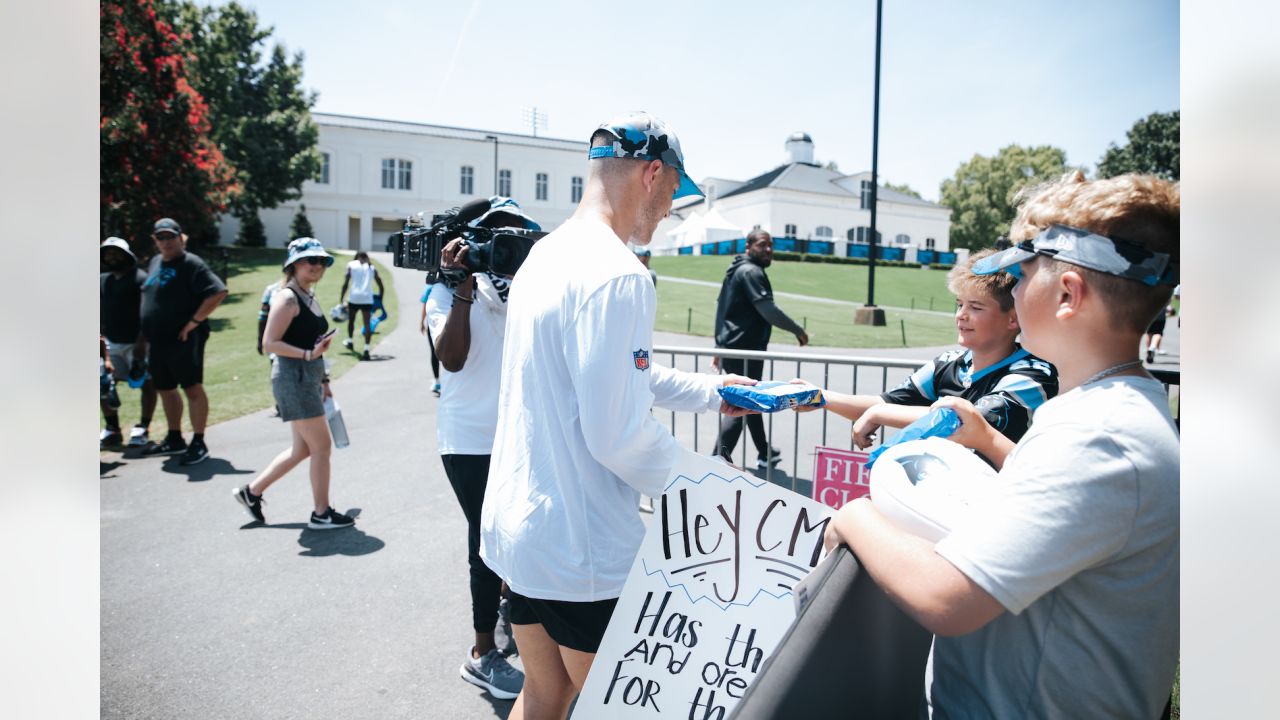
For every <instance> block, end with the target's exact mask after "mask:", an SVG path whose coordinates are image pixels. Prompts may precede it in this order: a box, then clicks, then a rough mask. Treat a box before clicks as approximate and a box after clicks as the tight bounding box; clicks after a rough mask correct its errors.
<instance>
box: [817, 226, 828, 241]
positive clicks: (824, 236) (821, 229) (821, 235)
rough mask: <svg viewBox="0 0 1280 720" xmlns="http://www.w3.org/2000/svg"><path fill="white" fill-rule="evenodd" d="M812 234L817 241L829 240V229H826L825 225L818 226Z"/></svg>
mask: <svg viewBox="0 0 1280 720" xmlns="http://www.w3.org/2000/svg"><path fill="white" fill-rule="evenodd" d="M813 234H814V236H816V237H817V238H818V239H819V240H830V239H831V228H829V227H827V226H826V225H819V226H818V228H817V229H816V230H814V231H813Z"/></svg>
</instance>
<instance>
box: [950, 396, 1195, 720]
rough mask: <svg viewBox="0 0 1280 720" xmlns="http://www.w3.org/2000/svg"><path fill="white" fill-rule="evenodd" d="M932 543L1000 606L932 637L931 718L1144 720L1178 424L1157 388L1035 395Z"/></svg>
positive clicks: (1171, 533)
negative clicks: (970, 509)
mask: <svg viewBox="0 0 1280 720" xmlns="http://www.w3.org/2000/svg"><path fill="white" fill-rule="evenodd" d="M998 480H999V482H1000V485H999V488H998V489H997V491H996V494H995V495H994V497H993V498H992V499H991V501H990V502H989V503H984V504H983V505H982V506H980V507H979V508H977V509H976V512H975V513H974V515H972V516H971V517H968V518H966V519H965V520H964V522H963V524H962V525H959V526H958V527H956V528H954V529H953V531H952V533H951V534H950V535H949V536H948V537H946V538H945V539H943V540H942V541H940V542H939V543H938V544H937V546H936V548H935V550H936V552H937V553H938V554H939V555H941V556H942V557H944V558H946V559H947V560H948V561H950V562H951V563H952V564H953V565H955V566H956V567H957V568H959V569H960V571H961V572H963V573H964V574H965V575H966V576H968V577H969V578H970V579H971V580H973V581H974V582H975V583H977V584H978V585H979V586H981V587H982V589H983V590H986V591H987V592H988V593H990V594H991V596H992V597H994V598H995V599H996V600H997V601H999V603H1000V604H1001V605H1003V606H1004V608H1005V610H1006V611H1007V612H1005V613H1003V614H1001V615H1000V616H999V617H997V618H996V619H995V620H993V621H991V622H990V623H988V624H987V625H986V626H984V627H982V628H981V629H979V630H977V631H976V632H973V633H970V634H968V635H964V636H961V637H954V638H946V637H939V638H936V639H935V640H934V647H933V652H932V654H931V656H930V668H929V676H928V677H927V678H926V687H925V691H926V694H927V695H928V696H929V697H930V699H931V701H932V711H933V714H932V716H933V717H934V718H948V717H949V718H954V717H965V718H969V717H979V718H987V717H1002V718H1003V717H1079V716H1081V715H1087V716H1089V717H1117V718H1119V717H1125V718H1129V717H1132V718H1139V717H1146V718H1154V717H1159V715H1160V712H1161V711H1162V710H1163V709H1164V704H1165V701H1166V700H1167V699H1168V697H1169V690H1170V688H1171V687H1172V686H1173V675H1174V670H1175V667H1176V665H1177V661H1178V577H1179V576H1178V433H1177V429H1176V427H1175V426H1174V423H1173V418H1172V417H1171V416H1170V414H1169V398H1168V396H1167V395H1166V394H1165V391H1164V388H1163V387H1162V386H1161V385H1160V383H1158V382H1156V381H1155V380H1151V379H1148V378H1138V377H1119V378H1111V379H1107V380H1103V381H1101V382H1097V383H1092V384H1089V385H1086V386H1084V387H1081V388H1077V389H1075V390H1072V391H1071V392H1068V393H1066V394H1064V395H1059V396H1058V397H1056V398H1054V399H1052V400H1050V401H1048V402H1046V403H1045V404H1044V405H1042V406H1040V409H1039V410H1037V411H1036V418H1035V422H1033V423H1032V425H1031V429H1030V430H1028V431H1027V434H1026V435H1025V436H1024V437H1023V438H1022V441H1021V442H1019V443H1018V445H1017V447H1016V448H1015V449H1014V451H1013V452H1012V453H1011V454H1010V455H1009V457H1008V459H1007V460H1006V461H1005V465H1004V468H1003V469H1002V470H1001V471H1000V474H999V476H998Z"/></svg>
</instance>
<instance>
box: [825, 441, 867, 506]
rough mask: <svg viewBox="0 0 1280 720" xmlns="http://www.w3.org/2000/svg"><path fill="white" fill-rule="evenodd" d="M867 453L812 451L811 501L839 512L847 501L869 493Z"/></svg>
mask: <svg viewBox="0 0 1280 720" xmlns="http://www.w3.org/2000/svg"><path fill="white" fill-rule="evenodd" d="M868 457H870V455H868V454H867V453H862V452H852V451H849V450H839V449H836V448H828V447H818V448H814V456H813V499H814V500H817V501H818V502H820V503H822V504H823V505H827V506H830V507H833V508H835V509H837V510H839V509H840V508H841V507H843V506H844V504H845V503H847V502H849V501H850V500H856V499H858V498H860V497H862V496H863V495H866V494H868V493H870V492H871V472H870V471H869V470H867V458H868Z"/></svg>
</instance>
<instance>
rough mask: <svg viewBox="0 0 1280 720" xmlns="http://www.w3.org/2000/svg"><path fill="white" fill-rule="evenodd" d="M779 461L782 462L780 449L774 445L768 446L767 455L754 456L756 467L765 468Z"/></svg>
mask: <svg viewBox="0 0 1280 720" xmlns="http://www.w3.org/2000/svg"><path fill="white" fill-rule="evenodd" d="M780 462H782V451H781V450H779V449H778V448H776V447H770V448H769V455H768V457H765V456H763V455H762V456H760V457H758V458H756V468H758V469H760V470H766V469H768V467H769V466H770V465H777V464H778V463H780Z"/></svg>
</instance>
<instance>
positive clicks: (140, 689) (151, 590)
mask: <svg viewBox="0 0 1280 720" xmlns="http://www.w3.org/2000/svg"><path fill="white" fill-rule="evenodd" d="M379 260H380V261H382V262H383V264H384V266H387V267H389V266H390V265H391V263H390V260H389V258H388V257H386V256H385V254H384V256H383V257H380V258H379ZM392 272H393V273H395V279H396V288H397V293H398V296H399V297H398V301H399V311H400V312H401V313H402V317H401V322H400V323H399V326H398V328H397V329H396V331H395V332H394V333H392V334H391V335H389V336H387V337H383V338H381V339H380V342H379V343H378V344H377V345H376V346H375V348H374V352H373V361H371V362H364V363H360V364H358V365H357V366H356V367H355V368H353V369H352V370H350V371H349V372H348V373H347V374H346V375H344V376H343V377H342V378H340V379H338V380H335V381H334V383H333V391H334V394H335V396H336V397H337V399H338V401H339V403H340V404H341V406H342V408H343V415H344V417H345V419H346V423H347V428H348V431H349V434H350V436H351V446H350V447H348V448H345V449H341V450H335V451H334V452H333V463H332V468H333V481H332V490H331V495H332V498H333V505H334V507H336V508H337V509H339V510H341V511H343V512H348V513H350V514H353V515H356V517H357V523H356V526H355V528H353V529H345V530H336V531H313V530H308V529H306V521H307V516H308V513H309V511H310V509H311V493H310V488H309V484H308V480H307V475H306V469H305V466H302V467H299V468H298V469H295V470H294V471H293V472H292V473H290V474H289V475H287V476H286V477H285V478H283V479H282V480H280V481H279V482H278V483H277V484H276V485H275V486H273V487H272V488H271V489H270V490H269V491H268V493H267V505H266V507H265V512H266V516H267V524H265V525H261V524H258V523H255V522H251V521H250V518H249V516H248V515H247V514H246V513H245V512H244V510H243V509H242V508H241V507H240V505H238V504H237V503H236V502H235V501H234V500H233V499H232V497H231V492H232V490H233V489H234V488H236V487H238V486H240V485H242V484H244V483H247V482H248V481H249V480H250V479H252V478H253V477H254V475H255V474H256V473H258V472H259V471H261V469H262V468H263V467H264V466H265V465H266V464H267V463H268V462H269V461H270V459H271V458H272V457H274V456H275V455H276V454H277V453H278V452H280V451H281V450H282V449H284V448H285V447H286V446H287V445H288V443H289V432H288V429H287V428H286V427H285V425H284V424H283V423H281V422H280V420H279V419H278V418H274V417H272V411H269V410H264V411H261V412H257V413H253V414H251V415H247V416H245V417H241V418H238V419H235V420H231V421H228V422H224V423H220V424H218V425H215V426H212V427H210V428H209V430H208V433H207V442H208V445H209V448H210V453H211V456H210V457H209V459H208V460H206V461H205V462H203V463H201V464H200V465H197V466H194V467H191V468H183V467H181V466H179V465H178V464H177V459H176V458H140V457H135V456H133V454H132V453H126V454H123V455H122V454H118V453H104V454H103V455H102V458H101V465H100V475H101V477H100V483H101V578H102V581H101V706H102V710H101V714H102V717H104V718H156V719H157V720H159V719H164V720H170V719H177V718H210V717H218V718H308V719H314V718H344V719H345V718H423V717H427V718H493V717H499V718H505V717H506V716H507V713H508V712H509V711H510V706H511V704H510V702H506V701H498V700H493V699H491V698H489V696H488V695H487V694H486V693H484V692H483V691H481V690H480V689H479V688H476V687H474V686H472V685H469V684H467V683H465V682H463V681H462V680H461V679H460V678H459V677H458V668H459V666H460V664H461V663H462V660H463V657H464V655H465V653H466V652H467V651H468V649H469V647H470V644H471V641H472V630H471V627H470V622H469V618H470V599H469V591H468V581H467V567H466V523H465V519H464V518H463V516H462V512H461V510H459V509H458V506H457V502H456V500H455V498H454V496H453V492H452V490H451V489H450V487H449V484H448V481H447V480H446V478H445V475H444V471H443V468H442V467H441V465H440V460H439V457H438V455H437V454H436V452H435V410H436V399H435V398H434V396H433V395H432V394H431V393H430V386H431V382H432V381H431V377H430V369H429V358H428V353H427V347H426V340H425V339H424V338H423V337H422V336H421V335H419V334H418V331H417V326H418V315H419V308H420V304H419V297H420V295H421V291H422V288H423V284H422V277H423V276H422V275H421V274H420V273H416V272H412V271H405V270H399V269H393V270H392ZM1169 330H1170V335H1169V336H1168V337H1167V338H1166V341H1165V342H1166V347H1167V348H1168V349H1169V352H1170V354H1169V355H1166V356H1161V359H1163V360H1173V361H1176V359H1177V355H1176V352H1177V328H1176V321H1171V322H1170V323H1169ZM218 342H219V340H218V337H217V336H216V335H215V336H214V337H213V338H211V340H210V343H209V346H208V350H207V352H210V353H214V352H217V351H218ZM655 343H656V344H657V345H659V346H685V347H695V348H704V349H709V348H710V346H711V341H710V339H709V338H697V337H689V336H684V335H673V334H667V333H658V334H657V336H656V337H655ZM771 349H773V350H776V351H782V352H793V351H794V352H803V353H810V354H815V355H816V354H835V355H845V356H850V355H856V356H860V357H880V358H894V359H908V360H923V359H926V358H929V357H932V356H933V355H934V354H936V352H937V351H938V350H939V348H913V349H901V350H896V349H891V350H859V351H848V350H833V349H830V348H796V347H795V346H794V345H790V346H789V345H786V344H784V343H775V344H774V345H773V346H772V348H771ZM337 351H338V352H342V349H341V348H339V349H338V350H337ZM655 357H656V359H657V360H658V361H659V362H668V363H669V362H670V357H669V356H665V355H662V354H657V355H656V356H655ZM675 364H676V365H677V366H679V367H684V368H687V369H692V368H693V367H694V366H695V365H694V361H693V358H692V357H689V356H683V355H682V356H677V357H676V358H675ZM697 367H698V369H701V370H709V369H710V368H709V367H708V365H707V360H706V358H705V357H704V358H703V359H702V360H701V361H700V362H699V363H698V365H697ZM823 367H824V366H823V365H822V364H821V363H816V362H814V363H803V364H801V365H800V366H798V367H797V366H796V364H795V363H781V362H779V363H777V364H776V365H775V367H774V368H773V372H774V374H775V375H776V376H777V377H779V378H781V379H787V378H789V377H791V376H794V375H795V374H799V375H800V376H802V377H806V378H809V379H811V380H814V381H815V382H819V383H821V381H823V380H824V379H825V380H827V381H828V384H829V386H830V387H833V388H835V389H840V390H846V391H847V390H850V389H854V387H855V386H854V384H853V377H852V375H851V369H847V368H837V367H835V366H832V369H831V370H830V371H829V372H830V374H829V375H824V374H823V369H822V368H823ZM841 373H843V374H841ZM860 373H861V374H860V377H859V379H858V384H857V385H856V389H857V390H859V391H876V390H877V389H878V388H879V387H881V386H882V385H883V384H884V383H885V382H888V383H889V384H893V383H895V382H897V381H898V380H899V379H900V378H901V377H904V376H905V374H906V371H905V370H903V371H894V372H893V373H880V372H879V371H876V372H872V371H869V370H865V369H864V370H862V371H860ZM251 381H252V380H251ZM258 381H260V382H264V383H265V382H268V369H267V364H266V361H264V362H263V367H262V373H261V377H260V378H259V380H258ZM213 402H217V398H213ZM824 415H825V413H820V412H815V413H808V414H806V415H804V416H795V415H794V414H791V413H785V414H780V415H778V416H776V417H774V418H773V419H772V421H770V422H771V423H772V427H773V436H772V437H773V442H774V444H775V445H778V446H780V447H782V448H783V450H784V458H783V461H782V463H781V464H780V465H779V467H778V468H776V469H774V470H771V471H769V473H768V476H769V477H770V479H771V480H773V481H774V482H777V483H779V484H782V485H784V486H792V485H793V484H794V485H796V486H797V489H798V490H800V491H802V492H807V490H808V485H807V483H808V480H807V478H808V477H809V475H810V471H809V468H808V467H807V466H811V464H812V460H811V458H812V448H813V446H814V445H816V444H819V443H821V442H826V443H827V444H830V445H835V446H841V445H842V444H843V445H844V446H846V447H847V443H848V428H849V423H848V422H847V421H840V420H838V419H837V420H834V421H833V420H831V419H830V418H825V423H824V417H823V416H824ZM655 416H656V417H658V419H659V420H660V421H662V422H664V423H665V424H668V425H669V426H672V427H673V432H674V434H675V435H676V436H677V437H678V438H679V439H680V440H681V442H682V443H683V444H685V445H686V446H687V447H690V448H694V447H695V442H696V443H697V449H699V450H702V451H706V452H709V451H710V447H711V442H712V438H713V437H714V435H715V428H716V416H715V415H714V414H705V415H701V416H699V417H698V421H697V427H696V430H695V423H694V421H693V416H691V415H688V414H682V415H680V416H678V417H675V418H674V425H672V424H671V423H672V420H673V418H672V416H671V415H670V414H669V413H664V412H662V411H655ZM162 426H163V420H158V421H157V423H156V424H155V425H153V430H157V431H158V430H161V429H162ZM747 445H749V442H740V443H739V453H740V454H742V453H744V452H745V448H746V446H747ZM744 457H745V459H747V460H751V459H752V458H751V457H750V456H744ZM642 515H643V513H642ZM513 662H514V664H515V665H516V666H517V667H519V666H520V661H519V658H516V659H514V661H513Z"/></svg>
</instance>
